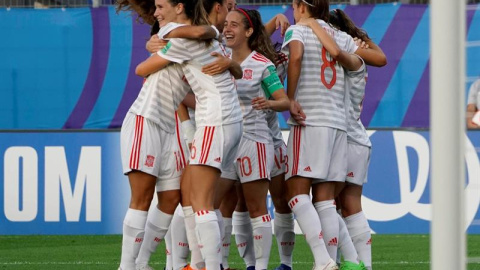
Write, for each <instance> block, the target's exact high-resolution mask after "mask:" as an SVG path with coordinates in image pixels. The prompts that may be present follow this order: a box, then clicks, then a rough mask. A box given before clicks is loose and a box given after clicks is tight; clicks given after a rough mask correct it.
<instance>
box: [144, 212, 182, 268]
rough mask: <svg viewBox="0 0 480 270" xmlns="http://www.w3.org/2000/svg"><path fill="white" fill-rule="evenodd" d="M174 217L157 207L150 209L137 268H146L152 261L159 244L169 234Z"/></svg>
mask: <svg viewBox="0 0 480 270" xmlns="http://www.w3.org/2000/svg"><path fill="white" fill-rule="evenodd" d="M172 217H173V215H169V214H167V213H164V212H162V211H160V209H158V208H157V207H154V208H152V209H150V211H149V212H148V217H147V224H146V226H145V236H144V238H143V243H142V247H141V248H140V252H139V253H138V257H137V260H136V264H137V266H145V265H147V264H148V261H149V260H150V256H152V254H153V253H154V252H155V250H157V246H158V244H159V243H160V242H161V241H162V239H163V238H164V237H165V234H166V233H167V230H168V227H169V226H170V222H171V221H172Z"/></svg>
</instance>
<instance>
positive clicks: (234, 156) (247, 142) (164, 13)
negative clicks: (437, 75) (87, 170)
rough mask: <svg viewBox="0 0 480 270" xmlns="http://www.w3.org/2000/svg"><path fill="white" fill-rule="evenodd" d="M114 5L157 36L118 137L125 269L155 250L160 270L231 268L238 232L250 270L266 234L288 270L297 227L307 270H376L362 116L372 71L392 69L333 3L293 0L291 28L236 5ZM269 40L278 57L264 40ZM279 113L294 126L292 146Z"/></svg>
mask: <svg viewBox="0 0 480 270" xmlns="http://www.w3.org/2000/svg"><path fill="white" fill-rule="evenodd" d="M118 5H119V6H118V9H119V10H122V9H131V10H134V11H135V12H137V13H138V14H139V16H140V17H141V18H142V19H143V20H144V21H145V22H147V23H150V24H152V25H153V26H152V33H151V34H152V37H151V39H150V40H149V41H148V42H147V45H146V47H147V50H148V51H149V52H150V53H151V56H150V57H149V58H148V59H146V60H145V61H143V62H142V63H140V64H139V65H138V66H137V68H136V71H135V72H136V74H137V75H139V76H142V77H144V78H145V81H144V84H143V86H142V89H141V90H140V93H139V95H138V97H137V99H136V100H135V102H134V103H133V105H132V106H131V108H130V110H129V111H128V113H127V115H126V117H125V119H124V122H123V124H122V129H121V155H122V165H123V171H124V173H125V174H126V175H127V176H128V179H129V183H130V188H131V200H130V205H129V209H128V210H127V213H126V215H125V219H124V221H123V240H122V255H121V263H120V268H119V269H123V270H130V269H153V268H152V267H151V266H149V260H150V257H151V255H152V254H153V253H154V252H155V251H156V248H157V246H158V244H159V242H160V241H162V240H163V239H165V243H166V248H167V265H166V267H165V269H167V270H172V269H174V270H179V269H196V270H200V269H207V270H217V269H231V268H230V266H229V263H228V257H229V256H228V255H229V254H230V244H231V243H230V239H231V235H232V230H233V231H235V242H236V247H237V249H238V252H239V254H240V256H241V257H242V259H243V260H244V262H245V268H246V269H247V270H255V269H257V270H263V269H267V268H268V264H269V258H270V251H271V246H272V240H273V239H272V238H273V236H272V233H274V235H275V237H276V242H277V245H278V251H279V255H280V259H281V261H280V262H275V263H278V265H279V266H278V267H277V268H276V269H277V270H291V269H292V268H293V258H292V254H293V249H294V246H295V232H294V224H295V223H294V220H297V223H298V225H299V226H300V228H301V230H302V232H303V234H304V235H305V239H306V241H307V243H308V245H309V247H310V249H311V251H312V254H313V257H314V261H313V262H312V265H313V269H315V270H328V269H372V259H371V235H370V227H369V225H368V221H367V219H366V217H365V215H364V214H363V212H362V208H361V194H362V186H363V184H364V183H366V181H367V171H368V164H369V159H370V152H371V143H370V140H369V138H368V135H367V133H366V131H365V128H364V126H363V125H362V123H361V121H360V113H361V110H362V101H363V98H364V95H365V84H366V78H367V71H366V65H371V66H383V65H385V64H386V58H385V55H384V54H383V52H382V50H381V49H380V48H379V47H378V46H377V45H376V44H374V43H373V42H372V41H371V39H370V38H369V37H368V35H367V34H366V33H365V31H363V30H362V29H359V28H357V27H356V26H355V25H354V23H353V22H352V21H351V20H350V18H349V17H348V16H347V15H346V14H345V13H344V12H343V11H342V10H332V11H330V10H329V3H328V0H293V3H292V6H293V17H294V19H295V22H296V24H295V25H290V24H289V22H288V19H287V18H286V17H285V16H284V15H283V14H279V15H277V16H275V17H274V18H273V19H271V20H270V21H269V22H267V23H266V24H265V25H264V24H263V22H262V19H261V16H260V13H259V12H258V11H256V10H247V9H241V8H237V7H236V4H235V1H234V0H199V1H196V0H155V6H153V3H150V2H142V1H141V0H120V1H119V3H118ZM277 29H278V30H280V31H281V34H282V36H284V41H283V44H281V46H280V45H279V44H276V45H275V46H274V45H273V44H272V41H271V40H270V36H271V35H272V34H273V33H274V32H275V31H276V30H277ZM285 81H286V89H284V85H285V83H284V82H285ZM281 111H289V112H290V115H291V117H290V119H289V120H288V124H290V126H291V129H290V135H289V138H288V142H287V144H285V143H284V141H283V137H282V133H281V130H280V127H279V120H278V118H277V112H281ZM269 192H270V195H271V197H272V201H273V204H274V206H275V213H274V222H273V226H272V217H271V216H270V214H269V212H268V209H267V203H266V201H267V194H268V193H269ZM155 193H156V195H157V200H158V204H157V205H155V206H152V207H150V206H151V203H152V199H153V197H154V195H155ZM272 227H273V228H272ZM340 255H341V256H343V260H340V257H341V256H340ZM340 262H341V263H340ZM339 267H340V268H339Z"/></svg>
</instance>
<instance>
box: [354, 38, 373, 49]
mask: <svg viewBox="0 0 480 270" xmlns="http://www.w3.org/2000/svg"><path fill="white" fill-rule="evenodd" d="M353 41H355V44H356V45H357V46H358V47H360V49H368V48H370V46H368V44H367V43H366V42H365V41H363V40H361V39H359V38H357V37H355V38H353Z"/></svg>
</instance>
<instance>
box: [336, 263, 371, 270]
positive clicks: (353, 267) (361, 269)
mask: <svg viewBox="0 0 480 270" xmlns="http://www.w3.org/2000/svg"><path fill="white" fill-rule="evenodd" d="M366 269H367V268H366V267H365V265H364V264H363V262H360V263H353V262H349V261H344V262H343V263H342V266H341V267H340V270H366Z"/></svg>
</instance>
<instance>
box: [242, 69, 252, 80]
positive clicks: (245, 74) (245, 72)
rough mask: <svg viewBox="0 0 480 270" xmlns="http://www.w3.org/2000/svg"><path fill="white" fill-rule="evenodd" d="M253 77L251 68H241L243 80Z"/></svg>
mask: <svg viewBox="0 0 480 270" xmlns="http://www.w3.org/2000/svg"><path fill="white" fill-rule="evenodd" d="M252 77H253V70H252V69H249V68H247V69H245V70H243V78H242V79H244V80H251V79H252Z"/></svg>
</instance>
